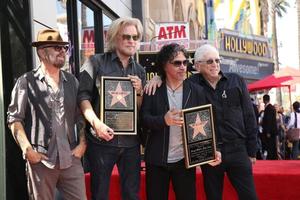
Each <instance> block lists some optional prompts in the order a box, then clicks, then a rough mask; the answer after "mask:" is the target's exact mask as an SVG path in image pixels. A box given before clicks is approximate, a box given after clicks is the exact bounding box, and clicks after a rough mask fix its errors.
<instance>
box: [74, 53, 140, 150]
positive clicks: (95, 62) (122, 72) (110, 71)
mask: <svg viewBox="0 0 300 200" xmlns="http://www.w3.org/2000/svg"><path fill="white" fill-rule="evenodd" d="M145 74H146V73H145V70H144V68H143V67H142V66H141V65H139V64H138V63H137V62H136V61H135V60H134V59H133V58H130V59H129V64H128V66H127V67H126V68H124V67H123V65H122V63H121V61H120V59H119V58H118V56H117V54H116V53H115V52H107V53H104V54H96V55H94V56H91V57H90V58H89V59H88V60H86V62H85V63H84V64H83V66H82V68H81V72H80V77H79V91H78V102H81V101H83V100H89V101H90V102H91V104H92V106H93V109H94V111H95V113H96V114H97V115H98V117H99V116H100V115H99V114H100V94H99V92H98V90H99V87H100V82H101V81H100V80H101V76H116V77H127V75H136V76H138V77H139V78H140V79H141V80H142V83H143V85H145V82H146V75H145ZM87 129H88V132H90V129H91V127H90V125H87ZM87 138H88V140H89V141H92V142H93V143H97V144H101V145H108V146H115V147H132V146H135V145H138V144H139V141H138V138H137V136H124V135H123V136H121V135H115V136H114V138H113V139H112V140H110V141H105V140H98V139H96V138H95V137H94V136H93V135H92V134H87Z"/></svg>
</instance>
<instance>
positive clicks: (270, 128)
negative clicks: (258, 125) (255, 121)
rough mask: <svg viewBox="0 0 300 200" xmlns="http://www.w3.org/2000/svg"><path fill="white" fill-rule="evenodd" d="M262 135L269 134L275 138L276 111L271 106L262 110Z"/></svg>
mask: <svg viewBox="0 0 300 200" xmlns="http://www.w3.org/2000/svg"><path fill="white" fill-rule="evenodd" d="M262 128H263V135H265V136H266V135H267V134H270V135H271V137H275V136H276V135H277V134H278V130H277V124H276V110H275V107H274V106H273V105H272V104H268V105H267V106H266V107H265V110H264V117H263V121H262Z"/></svg>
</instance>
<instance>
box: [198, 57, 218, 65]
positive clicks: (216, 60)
mask: <svg viewBox="0 0 300 200" xmlns="http://www.w3.org/2000/svg"><path fill="white" fill-rule="evenodd" d="M198 62H199V63H206V64H208V65H211V64H213V63H214V62H215V63H217V64H220V63H221V59H220V58H216V59H209V60H206V61H198Z"/></svg>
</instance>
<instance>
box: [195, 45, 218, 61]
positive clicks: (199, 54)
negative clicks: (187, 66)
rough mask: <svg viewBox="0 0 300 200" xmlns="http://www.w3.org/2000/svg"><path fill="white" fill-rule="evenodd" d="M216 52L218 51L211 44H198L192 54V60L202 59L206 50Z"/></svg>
mask: <svg viewBox="0 0 300 200" xmlns="http://www.w3.org/2000/svg"><path fill="white" fill-rule="evenodd" d="M212 51H213V52H216V53H219V52H218V50H217V48H216V47H214V46H213V45H211V44H204V45H202V46H200V47H199V48H197V50H196V52H195V55H194V61H195V62H198V61H201V60H203V57H204V56H205V54H207V52H212Z"/></svg>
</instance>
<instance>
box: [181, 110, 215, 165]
mask: <svg viewBox="0 0 300 200" xmlns="http://www.w3.org/2000/svg"><path fill="white" fill-rule="evenodd" d="M182 113H183V120H184V125H183V146H184V153H185V166H186V168H191V167H195V166H198V165H202V164H206V163H209V162H212V161H215V159H216V155H215V150H216V142H215V131H214V121H213V112H212V106H211V104H207V105H203V106H198V107H194V108H188V109H184V110H182Z"/></svg>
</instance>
